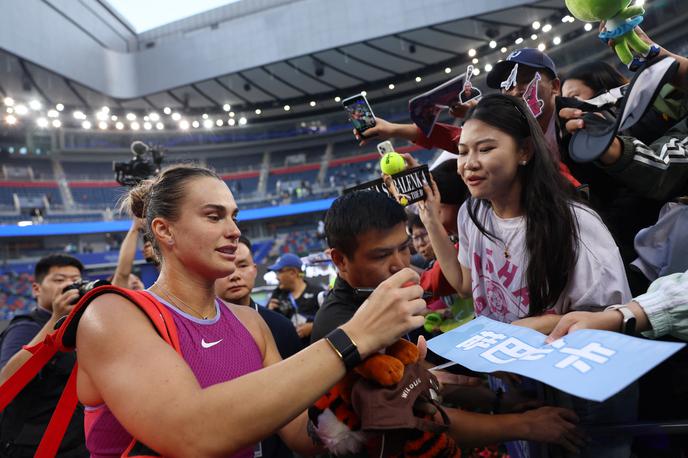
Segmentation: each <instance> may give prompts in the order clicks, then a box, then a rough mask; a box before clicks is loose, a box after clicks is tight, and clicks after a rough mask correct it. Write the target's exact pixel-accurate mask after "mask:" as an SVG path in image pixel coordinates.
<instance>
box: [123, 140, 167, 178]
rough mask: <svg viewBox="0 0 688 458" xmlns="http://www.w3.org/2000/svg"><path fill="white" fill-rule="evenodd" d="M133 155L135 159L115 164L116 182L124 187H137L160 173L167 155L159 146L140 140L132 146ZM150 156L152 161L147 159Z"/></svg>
mask: <svg viewBox="0 0 688 458" xmlns="http://www.w3.org/2000/svg"><path fill="white" fill-rule="evenodd" d="M130 149H131V153H132V154H133V155H134V158H133V159H131V160H130V161H128V162H114V163H113V164H112V170H113V171H114V172H115V180H116V181H117V182H118V183H119V184H121V185H122V186H129V187H132V186H136V185H137V184H139V183H140V182H141V180H145V179H147V178H151V177H154V176H155V175H157V174H158V173H160V167H161V165H162V160H163V157H164V155H165V150H164V149H162V148H161V147H159V146H155V145H148V144H146V143H144V142H142V141H140V140H137V141H135V142H133V143H132V144H131V147H130ZM147 154H150V156H151V159H150V160H148V159H146V158H145V157H146V155H147Z"/></svg>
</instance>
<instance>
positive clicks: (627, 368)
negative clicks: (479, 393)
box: [428, 316, 685, 401]
mask: <svg viewBox="0 0 688 458" xmlns="http://www.w3.org/2000/svg"><path fill="white" fill-rule="evenodd" d="M684 345H685V344H679V343H673V342H658V341H652V340H647V339H640V338H636V337H629V336H626V335H623V334H619V333H616V332H608V331H596V330H590V329H585V330H581V331H575V332H573V333H571V334H569V335H567V336H566V337H564V338H563V339H559V340H557V341H555V342H552V344H545V335H544V334H540V333H539V332H537V331H534V330H532V329H528V328H524V327H520V326H513V325H510V324H505V323H501V322H499V321H494V320H491V319H489V318H486V317H484V316H481V317H479V318H477V319H475V320H473V321H470V322H468V323H466V324H464V325H463V326H459V327H458V328H456V329H453V330H452V331H449V332H446V333H444V334H442V335H440V336H438V337H435V338H434V339H431V340H430V341H429V342H428V348H430V350H432V351H433V352H435V353H437V354H438V355H440V356H443V357H444V358H447V359H449V360H452V361H454V362H456V363H458V364H460V365H462V366H464V367H467V368H468V369H470V370H473V371H476V372H485V373H492V372H497V371H502V372H512V373H515V374H520V375H523V376H525V377H529V378H531V379H534V380H537V381H540V382H543V383H546V384H548V385H550V386H552V387H554V388H556V389H559V390H561V391H564V392H566V393H569V394H572V395H574V396H578V397H582V398H585V399H590V400H593V401H604V400H605V399H608V398H609V397H611V396H613V395H614V394H616V393H618V392H619V391H621V390H622V389H624V388H625V387H627V386H628V385H630V384H631V383H633V382H634V381H636V380H637V379H638V378H640V377H641V376H642V375H643V374H645V373H646V372H647V371H649V370H650V369H652V368H653V367H655V366H656V365H658V364H659V363H661V362H662V361H664V360H665V359H667V358H668V357H669V356H671V355H672V354H674V353H675V352H676V351H678V350H679V349H680V348H681V347H683V346H684Z"/></svg>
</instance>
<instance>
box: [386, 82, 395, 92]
mask: <svg viewBox="0 0 688 458" xmlns="http://www.w3.org/2000/svg"><path fill="white" fill-rule="evenodd" d="M395 87H396V86H394V84H393V83H389V86H387V89H389V90H390V91H393V90H394V88H395Z"/></svg>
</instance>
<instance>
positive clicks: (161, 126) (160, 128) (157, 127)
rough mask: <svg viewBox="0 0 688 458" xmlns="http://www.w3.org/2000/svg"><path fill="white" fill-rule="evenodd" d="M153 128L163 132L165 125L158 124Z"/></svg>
mask: <svg viewBox="0 0 688 458" xmlns="http://www.w3.org/2000/svg"><path fill="white" fill-rule="evenodd" d="M155 128H156V129H158V130H163V129H164V128H165V124H163V123H161V122H159V123H157V124H155Z"/></svg>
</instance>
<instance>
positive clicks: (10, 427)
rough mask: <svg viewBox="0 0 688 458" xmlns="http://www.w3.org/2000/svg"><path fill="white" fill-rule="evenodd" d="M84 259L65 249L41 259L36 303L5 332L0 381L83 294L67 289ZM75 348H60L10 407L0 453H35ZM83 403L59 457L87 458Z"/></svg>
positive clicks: (1, 338) (1, 431)
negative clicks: (65, 289) (62, 350)
mask: <svg viewBox="0 0 688 458" xmlns="http://www.w3.org/2000/svg"><path fill="white" fill-rule="evenodd" d="M83 269H84V266H83V265H82V264H81V262H80V261H79V260H78V259H76V258H74V257H72V256H67V255H63V254H55V255H50V256H46V257H44V258H42V259H41V260H39V261H38V263H37V264H36V268H35V272H34V279H35V282H34V284H33V295H34V297H35V298H36V308H35V309H34V310H33V311H32V312H31V313H29V314H27V315H18V316H15V317H14V318H13V319H12V321H11V322H10V325H9V326H8V327H7V329H6V330H5V331H4V332H3V333H2V335H1V336H0V341H1V344H0V367H2V369H1V370H0V383H2V382H4V381H6V380H7V379H8V378H9V377H10V376H12V374H14V373H15V372H16V371H17V369H19V368H20V367H21V366H22V365H23V364H24V363H25V362H26V361H27V360H28V359H29V357H30V356H31V353H29V352H28V351H27V350H23V349H22V346H24V345H34V344H37V343H39V342H41V341H43V339H44V338H45V336H46V335H47V334H49V333H51V332H52V331H53V330H54V328H55V323H56V322H57V320H59V319H60V318H61V317H63V316H65V315H67V314H68V313H69V312H70V310H71V309H72V307H74V303H75V302H76V300H77V299H78V297H79V292H78V291H77V290H76V289H71V290H68V291H67V292H63V290H64V288H65V287H66V286H68V285H70V284H72V283H74V282H75V281H77V280H79V279H80V278H81V274H82V272H83ZM75 362H76V354H75V353H73V352H72V353H59V354H57V355H55V356H54V357H53V358H52V359H51V360H50V361H49V362H48V364H46V365H45V367H43V369H41V371H40V372H39V375H38V376H37V377H36V378H35V379H34V380H33V381H31V382H30V383H29V384H28V385H27V386H26V387H25V388H24V390H22V391H21V393H19V395H18V396H17V397H16V398H15V399H14V400H13V401H12V402H11V403H10V404H9V405H8V406H7V408H6V409H5V411H4V412H3V413H2V420H1V422H0V456H12V457H32V456H34V453H35V452H36V449H37V448H38V444H39V443H40V441H41V438H42V437H43V431H44V430H45V428H46V427H47V426H48V422H49V421H50V417H51V415H52V413H53V411H54V410H55V407H56V406H57V402H58V400H59V398H60V395H61V394H62V391H63V389H64V387H65V385H66V384H67V380H68V378H69V375H70V373H71V372H72V368H73V367H74V363H75ZM83 423H84V414H83V408H82V407H81V406H77V409H76V411H75V412H74V415H73V416H72V419H71V421H70V423H69V426H68V427H67V431H66V433H65V436H64V439H63V441H62V444H61V446H60V448H59V450H58V453H57V456H58V457H62V458H67V457H68V458H72V457H86V456H88V451H87V450H86V447H85V445H84V429H83Z"/></svg>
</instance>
